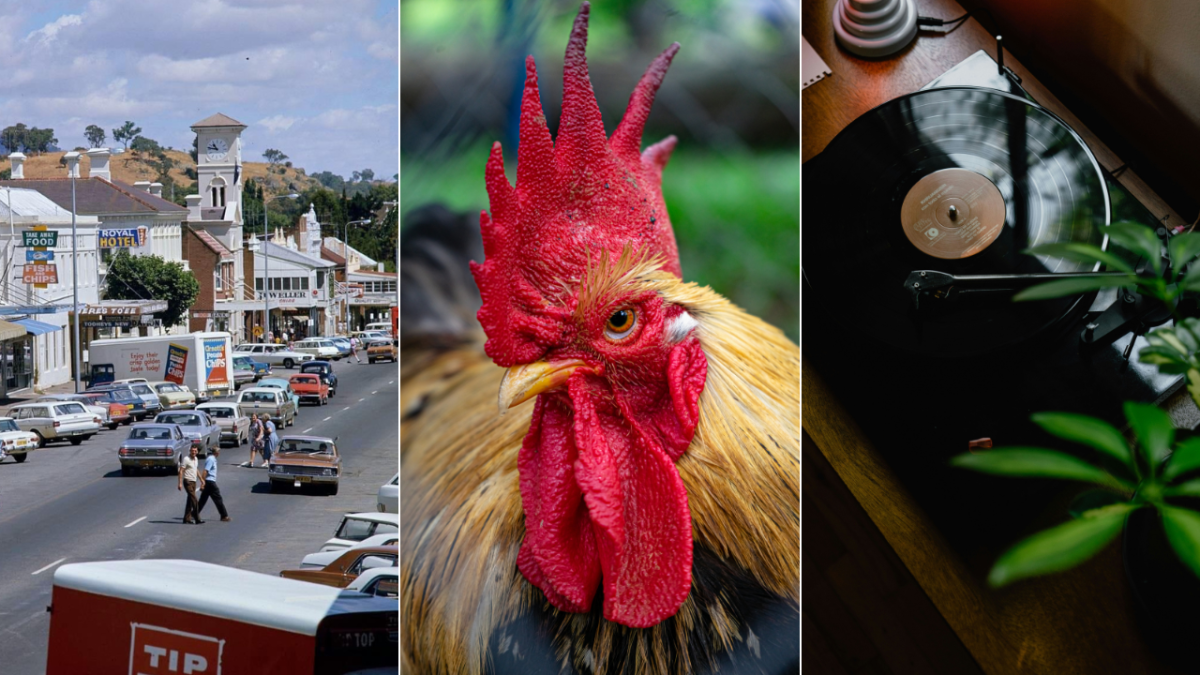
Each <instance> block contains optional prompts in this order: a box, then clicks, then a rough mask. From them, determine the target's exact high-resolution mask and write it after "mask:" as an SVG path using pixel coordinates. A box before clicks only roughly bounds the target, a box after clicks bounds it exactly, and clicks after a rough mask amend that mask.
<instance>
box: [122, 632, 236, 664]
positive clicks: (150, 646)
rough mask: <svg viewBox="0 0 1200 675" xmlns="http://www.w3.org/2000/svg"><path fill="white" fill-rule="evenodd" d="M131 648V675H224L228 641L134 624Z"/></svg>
mask: <svg viewBox="0 0 1200 675" xmlns="http://www.w3.org/2000/svg"><path fill="white" fill-rule="evenodd" d="M132 626H133V635H132V636H131V637H130V645H129V675H221V656H222V652H224V650H225V641H224V640H218V639H216V638H212V637H208V636H206V635H197V634H195V633H185V632H183V631H179V630H171V629H169V628H160V627H158V626H151V625H149V624H144V623H135V624H132Z"/></svg>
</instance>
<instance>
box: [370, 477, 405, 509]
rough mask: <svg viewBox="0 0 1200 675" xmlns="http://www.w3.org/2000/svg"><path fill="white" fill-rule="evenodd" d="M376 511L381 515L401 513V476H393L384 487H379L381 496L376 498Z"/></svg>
mask: <svg viewBox="0 0 1200 675" xmlns="http://www.w3.org/2000/svg"><path fill="white" fill-rule="evenodd" d="M375 499H376V504H375V509H376V510H377V511H379V512H380V513H399V512H400V474H396V475H395V476H392V479H391V480H389V481H388V482H386V483H384V484H383V485H380V486H379V494H378V496H376V498H375Z"/></svg>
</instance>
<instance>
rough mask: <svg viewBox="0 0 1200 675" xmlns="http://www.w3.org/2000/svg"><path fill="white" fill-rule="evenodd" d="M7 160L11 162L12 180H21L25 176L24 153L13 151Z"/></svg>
mask: <svg viewBox="0 0 1200 675" xmlns="http://www.w3.org/2000/svg"><path fill="white" fill-rule="evenodd" d="M8 161H9V162H12V177H13V180H21V179H24V178H25V155H24V153H20V152H14V153H10V154H9V155H8Z"/></svg>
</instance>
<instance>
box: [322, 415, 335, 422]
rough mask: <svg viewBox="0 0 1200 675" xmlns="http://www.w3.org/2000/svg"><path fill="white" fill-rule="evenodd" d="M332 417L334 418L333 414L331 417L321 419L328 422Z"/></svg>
mask: <svg viewBox="0 0 1200 675" xmlns="http://www.w3.org/2000/svg"><path fill="white" fill-rule="evenodd" d="M331 419H333V415H330V416H329V417H326V418H325V419H323V420H321V421H322V422H328V421H329V420H331Z"/></svg>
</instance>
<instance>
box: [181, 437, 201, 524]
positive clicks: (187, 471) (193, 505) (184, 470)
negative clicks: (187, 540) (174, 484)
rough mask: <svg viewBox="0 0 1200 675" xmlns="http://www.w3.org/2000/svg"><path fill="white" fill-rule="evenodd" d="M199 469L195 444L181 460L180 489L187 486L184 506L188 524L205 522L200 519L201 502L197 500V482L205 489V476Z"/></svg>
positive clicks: (185, 521)
mask: <svg viewBox="0 0 1200 675" xmlns="http://www.w3.org/2000/svg"><path fill="white" fill-rule="evenodd" d="M198 469H199V462H197V460H196V446H194V445H193V446H192V447H191V449H190V450H189V451H188V456H187V457H184V458H183V459H182V460H180V462H179V489H180V490H182V489H184V487H185V486H186V487H187V503H186V504H185V505H184V507H183V522H184V524H187V525H190V524H192V523H195V524H197V525H203V524H204V521H203V520H200V503H199V502H198V501H196V483H197V482H199V483H200V489H204V476H202V475H201V474H200V472H199V471H198Z"/></svg>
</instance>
